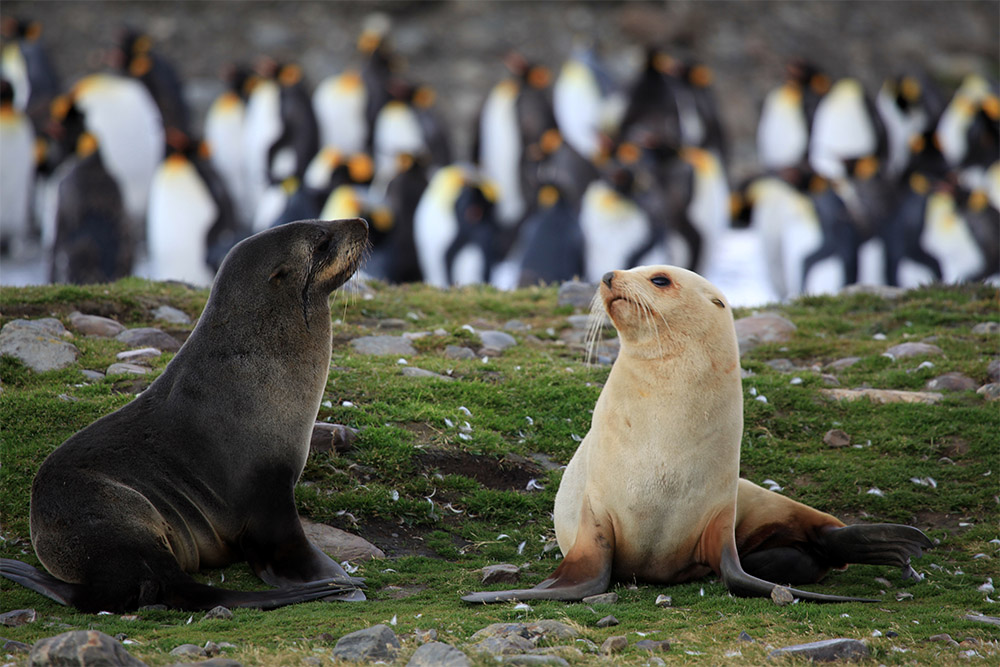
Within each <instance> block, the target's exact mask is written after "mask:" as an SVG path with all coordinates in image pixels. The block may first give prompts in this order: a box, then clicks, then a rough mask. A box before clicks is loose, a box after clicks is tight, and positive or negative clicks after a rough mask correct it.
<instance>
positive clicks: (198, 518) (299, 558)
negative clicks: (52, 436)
mask: <svg viewBox="0 0 1000 667" xmlns="http://www.w3.org/2000/svg"><path fill="white" fill-rule="evenodd" d="M367 240H368V225H367V224H366V223H365V221H364V220H358V219H355V220H338V221H334V222H322V221H305V222H293V223H289V224H287V225H282V226H280V227H276V228H274V229H271V230H268V231H265V232H261V233H260V234H257V235H255V236H252V237H250V238H249V239H246V240H244V241H242V242H241V243H240V244H238V245H237V246H236V247H235V248H233V250H232V251H230V253H229V255H228V256H227V257H226V259H225V261H224V262H223V264H222V266H221V268H220V269H219V274H218V275H217V276H216V278H215V284H214V286H213V287H212V293H211V295H210V296H209V299H208V303H207V304H206V305H205V310H204V312H203V313H202V315H201V318H200V319H199V320H198V325H197V326H196V327H195V329H194V331H192V332H191V336H190V337H189V338H188V339H187V341H186V342H185V343H184V345H183V347H181V349H180V351H179V352H178V353H177V356H175V357H174V358H173V360H171V362H170V363H169V364H168V365H167V368H166V369H165V370H164V371H163V374H162V375H160V377H158V378H157V379H156V381H155V382H153V384H152V385H150V387H149V388H148V389H147V390H146V391H144V392H143V393H142V394H141V395H139V396H138V397H137V398H136V399H135V400H134V401H132V402H131V403H129V404H128V405H126V406H125V407H123V408H121V409H119V410H117V411H115V412H113V413H111V414H110V415H107V416H105V417H103V418H101V419H99V420H97V421H96V422H94V423H93V424H91V425H89V426H87V427H86V428H84V429H83V430H81V431H79V432H78V433H76V434H75V435H73V436H72V437H70V438H69V440H67V441H66V442H64V443H63V444H62V445H60V446H59V447H58V448H57V449H56V450H55V451H54V452H52V454H50V455H49V457H48V458H47V459H46V460H45V461H44V462H43V463H42V465H41V467H40V468H39V470H38V474H37V475H36V476H35V480H34V483H33V485H32V489H31V543H32V545H33V546H34V548H35V554H36V555H37V556H38V559H39V560H40V561H41V562H42V564H43V565H44V566H45V568H46V569H47V570H48V571H49V573H51V574H49V573H45V572H41V571H39V570H37V569H35V568H34V567H32V566H30V565H28V564H26V563H21V562H19V561H16V560H10V559H3V560H2V561H0V574H2V575H3V576H5V577H7V578H8V579H11V580H12V581H15V582H17V583H20V584H22V585H24V586H26V587H28V588H30V589H32V590H34V591H37V592H39V593H41V594H43V595H46V596H48V597H49V598H51V599H53V600H55V601H56V602H59V603H61V604H66V605H72V606H74V607H77V608H78V609H81V610H83V611H88V612H96V611H103V610H106V611H116V612H120V611H125V610H129V609H135V608H137V607H141V606H144V605H151V604H165V605H168V606H170V607H175V608H180V609H211V608H212V607H215V606H216V605H224V606H227V607H234V606H236V607H262V608H271V607H280V606H282V605H286V604H292V603H296V602H304V601H306V600H314V599H317V598H330V597H334V598H336V599H342V600H363V599H365V596H364V594H363V593H362V592H361V590H359V588H360V585H361V580H360V579H355V578H353V577H349V576H348V575H347V573H346V572H344V570H343V568H341V567H340V565H338V564H337V563H336V562H334V561H333V560H332V559H330V557H329V556H327V555H326V554H324V553H323V552H322V551H320V550H319V549H318V548H317V547H316V546H314V545H313V544H311V543H310V542H309V540H308V539H307V538H306V536H305V534H304V533H303V531H302V525H301V524H300V523H299V517H298V512H297V511H296V509H295V498H294V493H293V487H294V486H295V483H296V481H297V480H298V478H299V475H300V474H301V473H302V468H303V466H304V465H305V462H306V457H307V456H308V454H309V438H310V435H311V433H312V426H313V422H314V421H315V418H316V411H317V410H318V409H319V404H320V401H321V400H322V397H323V391H324V389H325V387H326V378H327V373H328V371H329V367H330V349H331V340H330V336H331V325H330V305H329V296H330V293H331V292H332V291H333V290H334V289H336V288H337V287H338V286H340V285H341V284H343V283H344V281H346V280H347V279H348V278H350V276H351V274H353V273H354V272H355V271H356V270H357V268H358V265H359V264H360V262H361V257H362V254H363V251H364V249H365V246H366V244H367ZM241 560H242V561H247V562H248V563H249V564H250V566H251V567H252V568H253V570H254V572H255V573H256V574H257V576H259V577H260V578H261V579H262V580H263V581H264V582H266V583H268V584H270V585H272V586H277V587H278V588H276V589H272V590H268V591H229V590H224V589H221V588H217V587H214V586H208V585H206V584H202V583H199V582H197V581H196V580H195V579H193V578H192V577H191V575H190V574H189V573H191V572H196V571H198V570H199V569H201V568H205V567H221V566H223V565H227V564H229V563H232V562H237V561H241Z"/></svg>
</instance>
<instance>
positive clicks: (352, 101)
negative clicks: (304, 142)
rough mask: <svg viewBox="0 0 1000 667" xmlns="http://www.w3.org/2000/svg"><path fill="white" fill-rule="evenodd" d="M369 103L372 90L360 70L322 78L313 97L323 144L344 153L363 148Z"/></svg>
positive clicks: (366, 137) (366, 135)
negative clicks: (366, 112) (368, 91)
mask: <svg viewBox="0 0 1000 667" xmlns="http://www.w3.org/2000/svg"><path fill="white" fill-rule="evenodd" d="M367 103H368V93H367V91H366V90H365V87H364V84H363V83H362V81H361V76H360V75H359V74H358V73H357V72H354V71H350V72H344V73H343V74H340V75H337V76H332V77H328V78H326V79H324V80H323V81H321V82H320V84H319V85H318V86H316V90H315V92H314V93H313V97H312V105H313V111H314V113H315V114H316V122H317V124H318V125H319V138H320V142H321V144H320V145H321V146H332V147H334V148H336V149H337V150H340V151H342V152H344V153H359V152H361V151H363V150H364V149H365V142H366V141H367V139H368V128H367V124H366V121H365V106H366V104H367Z"/></svg>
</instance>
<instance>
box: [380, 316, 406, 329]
mask: <svg viewBox="0 0 1000 667" xmlns="http://www.w3.org/2000/svg"><path fill="white" fill-rule="evenodd" d="M406 327H407V324H406V320H402V319H399V318H398V317H389V318H386V319H384V320H379V322H378V327H377V328H379V329H405V328H406Z"/></svg>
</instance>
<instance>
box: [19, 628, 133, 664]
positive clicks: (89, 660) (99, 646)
mask: <svg viewBox="0 0 1000 667" xmlns="http://www.w3.org/2000/svg"><path fill="white" fill-rule="evenodd" d="M28 664H29V665H31V667H43V666H51V665H60V667H73V666H75V665H79V666H80V667H141V666H144V665H145V664H146V663H144V662H142V661H141V660H137V659H136V658H133V657H132V656H131V655H129V652H128V651H126V650H125V647H124V646H122V645H121V643H120V642H118V641H117V640H115V639H114V638H113V637H109V636H108V635H106V634H104V633H103V632H99V631H97V630H73V631H71V632H64V633H62V634H61V635H56V636H55V637H47V638H45V639H40V640H38V641H37V642H35V645H34V646H32V647H31V653H30V654H29V655H28Z"/></svg>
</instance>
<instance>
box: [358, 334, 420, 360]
mask: <svg viewBox="0 0 1000 667" xmlns="http://www.w3.org/2000/svg"><path fill="white" fill-rule="evenodd" d="M351 347H352V348H353V349H354V351H355V352H357V353H358V354H371V355H387V354H391V355H394V356H398V357H406V356H412V355H414V354H416V353H417V351H416V350H415V349H414V347H413V344H412V343H410V341H408V340H407V339H405V338H403V337H402V336H362V337H361V338H355V339H354V340H352V341H351Z"/></svg>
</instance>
